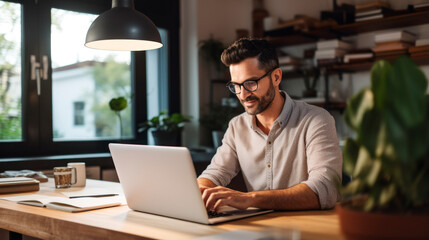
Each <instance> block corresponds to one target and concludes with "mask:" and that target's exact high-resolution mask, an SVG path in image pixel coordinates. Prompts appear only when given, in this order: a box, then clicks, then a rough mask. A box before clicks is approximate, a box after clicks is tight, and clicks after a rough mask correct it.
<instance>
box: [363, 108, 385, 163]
mask: <svg viewBox="0 0 429 240" xmlns="http://www.w3.org/2000/svg"><path fill="white" fill-rule="evenodd" d="M382 131H383V130H382V126H381V116H380V113H379V112H378V111H377V110H376V109H375V108H371V109H369V110H368V111H366V112H365V113H364V115H363V118H362V120H361V123H360V127H359V128H358V142H359V143H360V144H362V145H363V146H365V147H366V149H367V150H368V151H369V154H370V156H371V157H375V151H376V148H377V143H378V141H379V137H380V135H381V134H383V132H382Z"/></svg>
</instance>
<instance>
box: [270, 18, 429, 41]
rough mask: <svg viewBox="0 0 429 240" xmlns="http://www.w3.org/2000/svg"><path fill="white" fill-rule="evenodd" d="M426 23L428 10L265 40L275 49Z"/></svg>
mask: <svg viewBox="0 0 429 240" xmlns="http://www.w3.org/2000/svg"><path fill="white" fill-rule="evenodd" d="M400 12H402V11H400ZM426 23H429V10H426V11H419V12H405V13H402V14H398V15H395V16H390V17H385V18H381V19H375V20H368V21H363V22H355V23H351V24H342V25H336V26H333V27H330V28H321V29H313V30H309V31H305V32H304V31H301V32H299V31H298V32H294V33H291V34H288V35H284V36H278V37H266V38H265V39H266V40H267V41H269V42H271V43H272V44H273V45H275V46H277V47H287V46H295V45H301V44H308V43H315V42H317V41H318V40H319V39H333V38H338V37H342V36H351V35H356V34H359V33H365V32H373V31H378V30H385V29H391V28H401V27H410V26H416V25H422V24H426Z"/></svg>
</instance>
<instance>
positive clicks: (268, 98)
mask: <svg viewBox="0 0 429 240" xmlns="http://www.w3.org/2000/svg"><path fill="white" fill-rule="evenodd" d="M270 80H271V79H270ZM275 95H276V94H275V88H274V85H273V83H272V82H271V81H270V87H269V88H268V90H267V92H266V93H265V95H264V96H262V97H261V98H258V97H257V96H248V97H247V98H246V99H244V100H241V99H240V102H241V105H243V107H244V109H245V110H246V112H247V113H248V114H250V115H257V114H259V113H262V112H263V111H265V110H266V109H267V108H268V107H269V106H270V104H271V103H272V102H273V100H274V96H275ZM252 100H255V101H256V102H257V103H256V105H255V107H252V108H249V107H247V106H246V105H245V104H244V103H245V102H247V101H252Z"/></svg>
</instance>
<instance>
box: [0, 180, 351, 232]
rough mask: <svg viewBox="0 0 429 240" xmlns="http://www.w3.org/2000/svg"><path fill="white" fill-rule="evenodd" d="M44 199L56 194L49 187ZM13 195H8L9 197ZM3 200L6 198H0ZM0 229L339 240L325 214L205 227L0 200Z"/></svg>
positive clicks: (129, 213)
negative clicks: (269, 233) (293, 234)
mask: <svg viewBox="0 0 429 240" xmlns="http://www.w3.org/2000/svg"><path fill="white" fill-rule="evenodd" d="M87 186H98V187H109V188H112V189H116V190H118V189H119V190H120V189H121V186H120V184H119V183H113V182H105V181H97V180H88V181H87ZM40 191H41V192H42V193H44V194H50V195H56V194H59V193H55V188H54V185H53V183H52V182H48V183H43V184H42V185H41V190H40ZM13 195H18V194H8V195H7V196H13ZM2 196H6V195H2ZM0 216H1V217H0V228H1V229H6V230H8V231H13V232H18V233H21V234H24V235H28V236H33V237H36V238H41V239H192V238H195V237H201V236H207V235H213V234H220V233H223V232H225V231H229V230H238V229H240V230H250V231H252V230H254V231H264V230H266V229H267V228H268V227H274V228H279V229H283V230H285V229H286V230H287V229H296V230H299V231H300V232H301V239H321V240H323V239H330V240H331V239H344V238H343V236H342V235H341V234H340V229H339V223H338V217H337V215H336V214H335V212H334V211H333V210H331V211H294V212H275V213H271V214H267V215H262V216H257V217H251V218H246V219H242V220H237V221H232V222H228V223H224V224H219V225H214V226H208V225H203V224H198V223H192V222H187V221H182V220H177V219H171V218H166V217H161V216H156V215H151V214H145V213H141V212H136V211H133V210H130V209H129V208H128V207H127V206H119V207H112V208H106V209H99V210H93V211H88V212H82V213H67V212H62V211H57V210H51V209H46V208H41V207H33V206H27V205H22V204H17V203H15V202H9V201H6V200H0Z"/></svg>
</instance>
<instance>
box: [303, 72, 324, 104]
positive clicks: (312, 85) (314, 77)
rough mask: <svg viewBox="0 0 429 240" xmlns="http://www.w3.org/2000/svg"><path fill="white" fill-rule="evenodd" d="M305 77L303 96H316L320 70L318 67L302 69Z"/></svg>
mask: <svg viewBox="0 0 429 240" xmlns="http://www.w3.org/2000/svg"><path fill="white" fill-rule="evenodd" d="M301 72H302V75H303V77H304V84H305V90H304V91H303V93H302V95H303V97H316V96H317V91H316V85H317V82H318V81H319V77H320V71H319V69H318V68H314V67H312V68H307V69H303V70H301Z"/></svg>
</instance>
